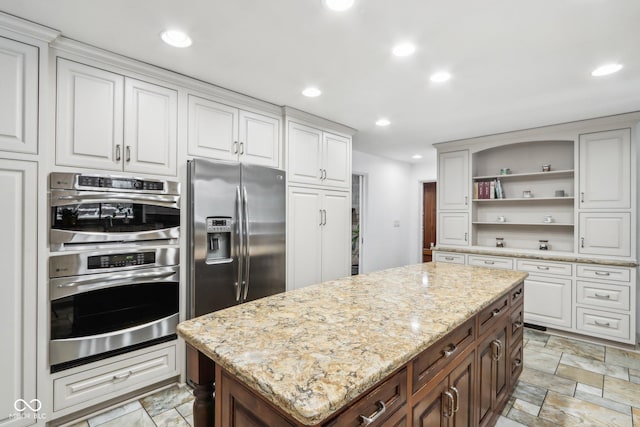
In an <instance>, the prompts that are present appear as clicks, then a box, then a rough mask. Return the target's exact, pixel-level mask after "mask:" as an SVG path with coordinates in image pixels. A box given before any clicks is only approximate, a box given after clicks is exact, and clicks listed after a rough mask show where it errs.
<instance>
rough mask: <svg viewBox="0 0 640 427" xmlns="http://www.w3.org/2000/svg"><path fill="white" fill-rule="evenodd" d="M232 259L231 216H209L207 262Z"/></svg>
mask: <svg viewBox="0 0 640 427" xmlns="http://www.w3.org/2000/svg"><path fill="white" fill-rule="evenodd" d="M230 261H231V218H229V217H209V218H207V264H214V263H221V262H230Z"/></svg>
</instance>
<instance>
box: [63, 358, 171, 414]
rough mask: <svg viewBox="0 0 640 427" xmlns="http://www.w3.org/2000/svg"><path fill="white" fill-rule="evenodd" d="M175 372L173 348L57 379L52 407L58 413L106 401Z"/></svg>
mask: <svg viewBox="0 0 640 427" xmlns="http://www.w3.org/2000/svg"><path fill="white" fill-rule="evenodd" d="M175 369H176V348H175V346H172V347H167V348H163V349H160V350H156V351H152V352H149V353H146V354H141V355H139V356H135V357H132V358H130V359H127V360H121V361H120V362H115V363H110V364H108V365H105V366H100V367H98V368H94V369H90V370H87V371H83V372H78V373H76V374H72V375H68V376H66V377H62V378H58V379H56V380H54V381H53V393H54V397H53V407H54V410H55V411H59V410H61V409H64V408H68V407H70V406H73V405H76V404H79V403H82V402H86V401H89V400H91V399H95V398H100V399H102V400H107V399H108V398H110V397H115V395H116V394H117V393H121V392H125V391H129V390H131V391H133V390H135V389H136V388H138V387H143V386H146V385H149V384H152V383H153V382H154V381H155V380H156V379H159V378H160V377H162V376H167V375H168V374H171V373H172V372H174V371H175Z"/></svg>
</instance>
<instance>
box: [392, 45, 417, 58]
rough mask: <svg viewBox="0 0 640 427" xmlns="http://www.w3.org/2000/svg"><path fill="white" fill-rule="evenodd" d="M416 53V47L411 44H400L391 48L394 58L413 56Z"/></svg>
mask: <svg viewBox="0 0 640 427" xmlns="http://www.w3.org/2000/svg"><path fill="white" fill-rule="evenodd" d="M415 51H416V46H415V45H414V44H413V43H408V42H407V43H400V44H397V45H395V46H394V47H393V54H394V55H395V56H409V55H413V53H414V52H415Z"/></svg>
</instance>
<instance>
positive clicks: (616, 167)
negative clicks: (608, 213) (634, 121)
mask: <svg viewBox="0 0 640 427" xmlns="http://www.w3.org/2000/svg"><path fill="white" fill-rule="evenodd" d="M631 162H632V159H631V130H630V129H619V130H612V131H608V132H597V133H588V134H584V135H580V184H579V186H580V203H579V206H580V209H629V208H631Z"/></svg>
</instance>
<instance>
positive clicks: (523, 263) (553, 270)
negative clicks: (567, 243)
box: [516, 259, 572, 276]
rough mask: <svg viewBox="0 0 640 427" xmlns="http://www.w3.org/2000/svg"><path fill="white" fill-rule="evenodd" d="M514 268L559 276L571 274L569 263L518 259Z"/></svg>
mask: <svg viewBox="0 0 640 427" xmlns="http://www.w3.org/2000/svg"><path fill="white" fill-rule="evenodd" d="M516 270H520V271H527V272H529V273H541V274H557V275H561V276H571V274H572V271H571V270H572V268H571V264H564V263H559V262H546V261H532V260H528V259H519V260H518V262H517V266H516Z"/></svg>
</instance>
